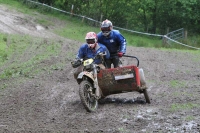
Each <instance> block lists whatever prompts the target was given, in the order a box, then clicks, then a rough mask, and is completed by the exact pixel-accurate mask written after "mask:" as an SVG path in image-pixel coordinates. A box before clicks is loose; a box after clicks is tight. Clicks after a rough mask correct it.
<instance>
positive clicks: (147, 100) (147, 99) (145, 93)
mask: <svg viewBox="0 0 200 133" xmlns="http://www.w3.org/2000/svg"><path fill="white" fill-rule="evenodd" d="M143 93H144V97H145V100H146V102H147V103H151V102H150V99H149V95H148V92H147V90H146V89H144V90H143Z"/></svg>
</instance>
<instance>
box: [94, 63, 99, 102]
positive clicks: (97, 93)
mask: <svg viewBox="0 0 200 133" xmlns="http://www.w3.org/2000/svg"><path fill="white" fill-rule="evenodd" d="M93 75H94V88H96V91H95V95H96V97H95V98H96V99H100V98H101V95H100V88H99V85H98V79H97V66H96V64H93Z"/></svg>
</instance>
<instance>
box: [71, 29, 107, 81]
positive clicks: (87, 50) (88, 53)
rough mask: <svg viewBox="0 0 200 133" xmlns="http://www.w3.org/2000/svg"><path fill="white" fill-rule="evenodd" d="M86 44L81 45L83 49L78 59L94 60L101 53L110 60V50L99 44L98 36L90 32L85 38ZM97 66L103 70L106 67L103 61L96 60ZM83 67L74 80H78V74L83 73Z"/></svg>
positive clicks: (79, 69) (79, 52)
mask: <svg viewBox="0 0 200 133" xmlns="http://www.w3.org/2000/svg"><path fill="white" fill-rule="evenodd" d="M85 40H86V43H85V44H83V45H81V47H80V48H79V50H78V54H77V57H76V58H77V59H83V60H86V59H89V58H94V57H95V56H96V55H97V54H99V53H104V54H105V56H104V57H105V59H109V58H110V53H109V51H108V49H107V48H106V47H105V46H104V45H103V44H101V43H98V42H97V35H96V33H94V32H88V33H87V34H86V37H85ZM94 61H95V63H96V64H98V65H99V66H100V67H101V69H105V66H104V65H103V64H102V61H101V59H95V60H94ZM82 69H83V65H81V66H79V67H78V68H77V69H76V71H75V73H74V78H75V79H77V77H78V74H79V73H80V72H81V71H82Z"/></svg>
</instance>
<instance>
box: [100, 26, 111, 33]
mask: <svg viewBox="0 0 200 133" xmlns="http://www.w3.org/2000/svg"><path fill="white" fill-rule="evenodd" d="M101 31H102V32H109V31H110V27H101Z"/></svg>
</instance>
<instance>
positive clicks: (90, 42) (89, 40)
mask: <svg viewBox="0 0 200 133" xmlns="http://www.w3.org/2000/svg"><path fill="white" fill-rule="evenodd" d="M86 42H87V44H94V43H96V41H95V39H87V40H86Z"/></svg>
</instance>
